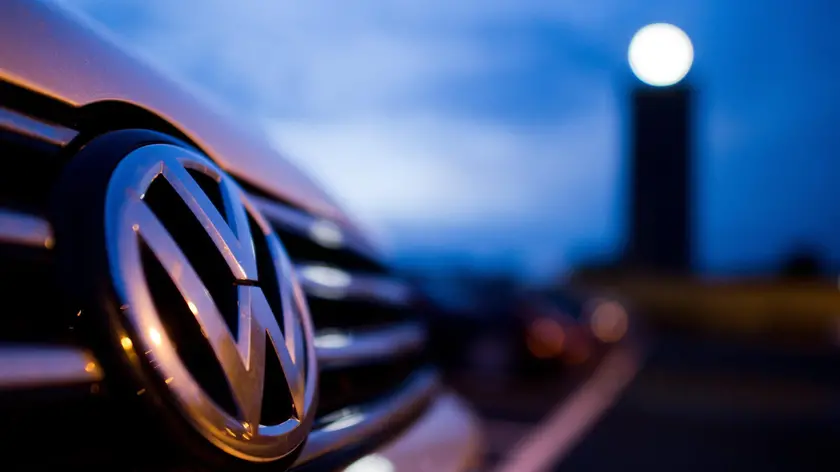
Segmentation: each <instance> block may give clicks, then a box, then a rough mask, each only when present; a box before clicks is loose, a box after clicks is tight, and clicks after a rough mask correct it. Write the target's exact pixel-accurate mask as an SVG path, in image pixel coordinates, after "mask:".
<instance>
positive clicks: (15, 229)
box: [0, 209, 53, 249]
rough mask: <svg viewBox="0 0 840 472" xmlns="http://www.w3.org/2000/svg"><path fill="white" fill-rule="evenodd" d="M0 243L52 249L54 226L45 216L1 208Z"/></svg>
mask: <svg viewBox="0 0 840 472" xmlns="http://www.w3.org/2000/svg"><path fill="white" fill-rule="evenodd" d="M0 243H5V244H16V245H20V246H28V247H34V248H45V249H50V248H52V246H53V231H52V227H51V226H50V223H49V222H48V221H47V220H46V219H44V218H40V217H38V216H34V215H27V214H24V213H18V212H15V211H11V210H7V209H0Z"/></svg>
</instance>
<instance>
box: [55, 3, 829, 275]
mask: <svg viewBox="0 0 840 472" xmlns="http://www.w3.org/2000/svg"><path fill="white" fill-rule="evenodd" d="M63 3H66V4H72V5H76V6H78V7H80V8H81V9H82V10H84V11H85V12H86V13H88V14H90V15H91V16H92V17H94V18H95V19H96V20H99V21H101V22H102V23H104V24H105V25H106V26H107V27H108V28H110V29H111V30H112V31H113V32H114V33H116V34H117V35H118V36H119V37H120V38H122V39H123V40H125V41H126V42H127V43H128V44H131V45H132V46H134V47H135V48H137V49H138V50H140V51H141V52H142V53H143V54H144V55H146V56H148V57H149V58H151V59H152V60H153V61H154V62H157V63H158V65H160V66H163V67H165V68H166V69H167V70H170V71H172V72H173V73H174V74H176V75H178V76H180V77H181V78H182V79H184V80H186V81H188V82H191V83H193V84H194V85H195V86H196V87H198V88H199V89H201V90H202V91H203V92H206V93H208V94H210V95H212V96H214V97H216V99H218V100H219V101H221V102H224V103H225V104H226V106H228V107H229V108H230V109H232V110H234V111H235V112H237V113H238V114H240V116H246V117H248V118H250V119H252V120H253V122H254V123H256V125H257V126H261V127H263V129H264V130H265V132H266V135H267V137H268V138H269V139H270V140H271V141H272V143H274V144H276V145H277V146H278V148H280V149H282V150H284V151H285V152H287V153H288V154H289V155H290V156H291V158H292V159H294V160H295V161H296V162H297V163H299V165H300V166H302V167H303V168H304V169H305V170H307V171H308V172H309V173H310V174H312V175H313V176H314V177H316V178H317V179H318V180H320V181H321V182H322V183H323V184H324V185H325V186H327V187H328V189H329V190H330V192H331V193H332V194H333V195H335V196H336V197H337V198H338V199H339V200H340V201H341V202H342V203H344V204H345V207H347V208H349V209H350V211H351V212H352V213H353V214H354V215H356V216H357V217H358V218H359V219H360V220H361V221H362V222H363V223H365V224H366V225H368V226H370V227H371V228H373V229H374V230H375V231H376V232H377V234H378V235H379V237H380V239H381V240H382V241H384V243H385V245H386V247H387V248H388V249H389V251H390V252H391V254H393V256H394V257H395V259H396V260H397V261H398V262H401V263H403V264H406V265H426V266H429V267H432V266H446V265H451V264H455V263H460V264H477V265H480V266H483V267H512V268H515V269H517V270H519V271H520V272H522V273H524V274H528V275H531V276H535V277H540V276H547V275H550V274H552V273H553V272H554V271H557V270H565V269H567V268H568V267H569V266H570V265H571V264H574V263H575V262H576V261H579V260H582V259H588V258H591V257H596V256H601V255H609V254H613V253H615V252H616V251H617V250H618V249H619V247H620V245H621V242H622V234H623V225H624V215H623V211H622V210H623V208H624V207H623V204H622V198H623V193H622V192H623V191H624V188H625V187H624V186H625V183H624V179H625V176H626V173H625V172H624V171H623V169H624V162H625V155H624V145H623V140H624V129H625V127H624V122H623V120H624V117H625V114H626V107H625V103H626V89H627V88H628V87H629V85H630V84H631V82H632V80H633V79H632V78H631V77H630V73H629V69H628V67H627V63H626V51H627V45H628V43H629V40H630V38H631V37H632V35H633V33H634V32H635V31H636V30H637V29H638V28H640V27H641V26H643V25H645V24H647V23H651V22H669V23H674V24H676V25H678V26H680V27H681V28H683V29H684V30H685V31H686V32H687V33H688V34H689V35H690V36H691V38H692V40H693V42H694V47H695V52H696V61H695V67H694V69H693V70H692V72H691V74H690V79H691V80H692V81H693V82H694V84H695V85H696V86H697V87H698V88H699V89H700V96H699V98H698V102H699V103H698V108H697V118H696V120H697V135H696V138H697V142H698V151H697V157H698V159H697V169H698V174H697V178H698V182H697V205H698V208H697V211H698V222H697V223H698V233H697V237H698V244H699V246H698V248H697V251H698V254H697V262H698V265H699V266H700V267H701V268H703V269H705V270H707V271H710V272H720V271H726V270H730V269H733V268H741V269H744V268H747V269H749V268H750V267H756V268H764V267H767V266H772V265H773V264H774V263H776V261H777V259H778V258H779V257H781V256H782V255H783V254H785V253H787V252H788V251H789V250H791V249H793V248H795V247H796V246H797V245H798V244H802V243H807V244H813V245H817V246H820V247H822V248H823V249H824V250H825V253H824V256H826V257H827V258H829V259H830V260H831V261H834V262H838V261H840V232H838V230H839V229H840V202H838V201H837V200H839V199H840V198H838V192H837V191H836V187H837V182H838V179H840V132H838V130H837V127H838V125H840V87H838V85H837V78H838V76H840V35H838V33H835V32H834V30H835V28H836V27H837V25H838V24H840V2H836V1H832V0H802V1H799V2H791V1H789V0H784V1H783V0H683V1H680V0H553V1H547V0H546V1H538V0H495V1H494V0H457V1H449V0H425V1H423V0H381V1H376V0H356V1H341V0H333V1H323V0H308V1H289V0H286V1H283V0H235V1H234V0H175V1H173V0H121V1H113V0H75V1H74V0H64V1H63Z"/></svg>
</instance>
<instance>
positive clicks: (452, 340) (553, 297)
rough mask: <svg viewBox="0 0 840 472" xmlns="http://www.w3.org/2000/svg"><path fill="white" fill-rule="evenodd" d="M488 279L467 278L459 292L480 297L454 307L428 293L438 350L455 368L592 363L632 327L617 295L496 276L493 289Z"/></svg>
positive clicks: (538, 371) (509, 369)
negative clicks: (514, 282)
mask: <svg viewBox="0 0 840 472" xmlns="http://www.w3.org/2000/svg"><path fill="white" fill-rule="evenodd" d="M487 284H488V282H487V281H484V280H473V281H464V282H463V283H462V287H461V291H462V292H463V293H462V294H461V295H460V297H461V298H462V299H475V300H476V303H475V304H474V305H473V306H471V307H458V308H454V307H451V306H449V305H447V304H446V303H444V302H439V301H437V300H436V299H435V297H434V295H433V294H430V295H428V296H427V304H428V306H430V308H428V309H426V310H425V311H426V312H429V313H433V314H434V316H432V319H433V323H432V348H433V349H432V351H433V352H434V353H435V354H436V356H437V359H438V362H440V363H441V365H444V366H446V368H447V369H449V370H452V371H465V370H477V371H485V372H493V373H505V374H506V375H512V376H522V375H526V376H527V375H542V374H543V373H545V372H546V370H563V369H565V368H568V367H571V366H575V365H580V364H583V363H586V362H587V361H588V360H590V359H591V358H592V357H593V355H596V354H598V353H600V352H602V351H603V350H604V349H605V348H606V347H608V346H609V345H610V344H613V343H616V342H619V341H621V340H622V339H623V338H624V336H625V335H626V333H627V332H628V329H629V323H630V321H629V316H628V314H627V311H626V309H625V307H624V305H623V304H621V303H619V302H618V301H616V300H612V299H609V298H599V297H592V296H589V295H588V294H586V293H582V292H579V291H572V290H570V289H566V288H562V287H558V288H541V289H526V288H522V287H514V286H510V285H506V284H499V283H497V282H496V283H492V285H493V286H494V287H493V289H492V290H490V289H488V288H487V287H486V285H487ZM473 292H475V293H479V294H483V295H481V296H471V295H474V293H473ZM489 294H492V295H489ZM488 299H489V301H488ZM432 307H434V308H432Z"/></svg>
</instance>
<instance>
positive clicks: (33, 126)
mask: <svg viewBox="0 0 840 472" xmlns="http://www.w3.org/2000/svg"><path fill="white" fill-rule="evenodd" d="M0 130H6V131H10V132H13V133H16V134H19V135H21V136H26V137H28V138H33V139H37V140H39V141H42V142H45V143H49V144H52V145H55V146H65V145H66V144H67V143H69V142H70V141H72V140H73V138H75V137H76V135H77V134H78V132H77V131H76V130H73V129H70V128H65V127H63V126H59V125H54V124H51V123H47V122H46V121H41V120H37V119H35V118H31V117H29V116H26V115H24V114H21V113H18V112H15V111H12V110H9V109H8V108H2V107H0Z"/></svg>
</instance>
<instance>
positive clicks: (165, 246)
mask: <svg viewBox="0 0 840 472" xmlns="http://www.w3.org/2000/svg"><path fill="white" fill-rule="evenodd" d="M185 164H186V165H192V166H198V164H196V163H194V162H192V161H184V163H183V164H182V162H181V161H179V160H178V159H175V158H164V159H163V160H162V162H161V167H160V172H159V174H158V176H157V178H165V179H166V180H167V182H169V184H171V185H172V188H174V189H175V191H176V192H177V194H178V195H179V196H180V198H181V199H182V200H183V201H184V203H186V205H187V207H188V208H189V209H190V211H191V212H192V214H193V215H194V216H195V218H196V219H197V220H198V222H199V223H200V224H201V226H202V227H203V228H204V229H205V231H206V232H207V234H208V235H209V237H210V239H211V240H212V241H213V243H214V245H215V247H216V248H217V249H218V250H219V252H220V253H221V255H222V256H223V257H224V260H225V261H226V263H227V265H228V267H229V268H230V270H231V273H232V274H233V276H234V278H235V280H236V281H237V298H238V300H237V301H238V303H237V305H238V319H239V323H238V326H239V328H238V332H237V333H236V335H235V337H234V334H233V333H231V332H230V329H229V328H228V325H227V324H226V322H225V319H224V317H223V316H222V313H221V312H220V311H219V308H218V307H217V306H216V304H215V302H214V301H213V298H212V297H211V296H210V293H209V292H208V290H207V288H206V287H205V285H204V284H203V282H202V281H201V278H200V277H199V275H198V274H197V273H196V271H195V269H194V268H193V267H192V265H191V264H190V262H189V261H188V260H187V258H186V256H185V255H184V253H183V252H182V251H181V249H180V247H179V246H178V244H177V243H176V242H175V239H174V238H173V237H172V236H171V235H170V234H169V232H168V231H167V230H166V228H165V227H164V225H163V224H162V223H161V222H160V220H158V218H157V217H156V216H155V214H154V213H153V212H152V210H151V209H150V208H149V207H148V206H147V205H146V204H145V203H144V202H143V201H142V197H140V198H138V199H137V200H135V201H134V202H133V203H132V204H131V208H130V210H129V212H130V214H131V220H132V221H133V222H134V225H135V226H134V228H135V230H136V231H137V232H138V233H139V235H140V237H141V238H142V239H143V240H144V241H145V242H146V244H147V245H148V246H149V248H150V249H151V251H152V252H153V253H154V255H155V257H156V258H157V259H158V260H159V261H160V263H161V265H162V266H163V268H164V269H165V270H166V272H167V273H168V274H169V277H170V278H171V279H172V281H173V282H174V283H175V285H176V286H177V288H178V290H179V292H180V293H181V295H182V296H183V297H184V300H185V302H186V303H187V306H188V307H189V308H190V311H192V313H193V315H195V318H196V320H197V321H198V323H199V325H200V326H201V329H202V331H203V333H204V334H205V336H206V337H207V340H208V341H209V342H210V345H211V346H212V348H213V351H214V352H215V354H216V358H217V359H218V361H219V363H220V365H221V367H222V371H223V372H224V374H225V376H226V377H227V381H228V384H229V385H230V389H231V392H232V394H233V398H234V401H235V402H236V404H237V406H238V408H239V410H240V411H239V414H240V415H241V418H240V419H241V420H243V421H245V422H246V423H249V424H250V425H253V426H255V427H256V425H258V424H259V420H260V415H261V410H262V400H263V385H264V382H265V361H266V357H265V356H266V350H267V347H268V346H266V334H267V335H268V336H267V337H268V339H269V341H270V343H269V344H270V345H271V346H272V349H271V350H272V351H274V352H275V353H276V355H277V357H278V359H279V360H280V365H281V366H282V368H283V372H284V375H285V379H286V383H287V385H288V387H289V392H290V394H291V398H292V402H293V404H294V413H295V417H294V418H291V419H293V420H298V421H299V420H300V419H301V418H302V417H303V414H304V411H303V409H304V390H305V379H304V375H305V374H304V371H303V366H304V357H305V346H304V342H303V339H304V337H303V328H302V325H301V320H300V319H299V318H300V314H299V311H298V309H297V308H296V306H295V302H294V297H295V294H294V293H293V285H292V281H291V278H290V270H291V264H290V262H289V260H288V257H287V256H286V254H285V251H283V250H282V248H281V246H280V243H279V241H278V240H277V238H276V236H275V235H274V234H273V233H269V234H258V235H253V234H251V227H250V225H249V220H248V211H249V209H248V206H247V204H246V203H245V197H244V194H243V192H242V190H240V189H239V188H238V187H237V186H236V185H235V184H234V183H233V182H232V181H231V179H230V178H229V177H227V176H224V175H217V174H216V173H215V172H214V171H213V170H211V169H207V168H204V167H196V168H195V169H193V170H197V171H200V172H204V173H207V174H208V175H210V176H211V177H213V178H214V179H216V180H217V181H218V182H219V185H220V190H221V194H222V200H223V204H224V210H225V214H226V218H225V217H224V216H222V214H221V213H220V212H219V211H218V209H217V208H216V207H215V206H214V205H213V203H212V202H211V201H210V198H209V197H208V196H207V195H206V194H205V193H204V191H203V190H202V189H201V187H200V186H199V185H198V183H196V181H195V180H194V179H193V178H192V176H191V175H190V174H189V172H187V169H185V167H184V165H185ZM251 211H252V212H253V209H251ZM255 236H256V237H264V238H266V242H267V245H268V248H269V252H270V254H271V257H272V260H271V261H270V263H272V264H273V267H272V269H273V270H276V271H277V280H278V281H279V284H278V285H279V286H276V287H265V286H259V280H257V260H256V255H255V254H256V253H255V249H254V239H253V238H254V237H255ZM266 262H269V261H266ZM263 290H279V291H280V298H281V301H282V307H283V309H282V313H273V312H272V310H271V307H270V306H269V304H268V301H267V300H266V297H265V295H264V293H263ZM278 318H280V319H282V320H283V329H282V330H281V328H280V325H279V324H278V322H277V319H278ZM284 332H285V335H284Z"/></svg>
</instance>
